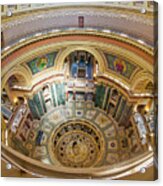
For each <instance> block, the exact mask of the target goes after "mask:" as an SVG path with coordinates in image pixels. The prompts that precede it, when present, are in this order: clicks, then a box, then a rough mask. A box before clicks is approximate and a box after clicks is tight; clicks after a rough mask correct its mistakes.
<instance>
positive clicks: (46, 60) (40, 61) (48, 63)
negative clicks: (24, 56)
mask: <svg viewBox="0 0 163 186" xmlns="http://www.w3.org/2000/svg"><path fill="white" fill-rule="evenodd" d="M56 55H57V52H53V53H49V54H46V55H43V56H41V57H37V58H35V59H33V60H32V61H30V62H28V63H27V65H28V67H29V68H30V70H31V72H32V74H33V75H34V74H37V73H38V72H41V71H43V70H44V69H47V68H50V67H52V66H54V60H55V58H56Z"/></svg>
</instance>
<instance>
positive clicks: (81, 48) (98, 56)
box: [55, 45, 107, 73]
mask: <svg viewBox="0 0 163 186" xmlns="http://www.w3.org/2000/svg"><path fill="white" fill-rule="evenodd" d="M76 50H78V51H86V52H89V53H90V54H92V55H93V56H94V57H95V59H96V61H97V62H98V64H99V71H100V72H101V73H104V72H105V70H106V67H107V64H106V62H105V60H104V58H103V57H102V56H101V54H100V53H99V52H98V51H97V50H96V49H94V48H92V47H87V46H78V45H77V46H72V47H68V48H66V49H64V50H62V51H61V52H59V54H58V56H57V57H56V59H55V62H56V64H55V65H56V66H55V68H56V70H58V71H62V69H63V66H64V61H65V58H66V57H67V56H68V55H69V54H71V53H72V52H74V51H76Z"/></svg>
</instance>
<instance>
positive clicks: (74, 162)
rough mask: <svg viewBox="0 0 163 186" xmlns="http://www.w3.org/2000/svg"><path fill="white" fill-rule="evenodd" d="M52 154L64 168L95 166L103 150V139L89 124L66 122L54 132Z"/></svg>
mask: <svg viewBox="0 0 163 186" xmlns="http://www.w3.org/2000/svg"><path fill="white" fill-rule="evenodd" d="M52 141H53V153H54V156H55V158H56V159H57V160H58V161H59V162H60V163H61V164H62V165H63V166H66V167H80V168H81V167H91V166H94V165H96V164H97V163H98V162H99V161H100V159H101V157H102V155H103V153H104V152H103V149H104V139H103V137H102V135H101V133H100V132H99V131H98V129H97V128H95V127H94V126H92V125H91V124H90V123H86V122H84V123H83V122H81V121H75V122H68V123H66V124H63V125H62V126H61V127H59V128H58V129H57V130H56V131H54V136H53V138H52Z"/></svg>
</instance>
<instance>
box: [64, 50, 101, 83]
mask: <svg viewBox="0 0 163 186" xmlns="http://www.w3.org/2000/svg"><path fill="white" fill-rule="evenodd" d="M64 65H65V68H66V71H67V76H68V77H69V76H70V77H71V78H76V79H80V80H81V79H88V80H92V79H93V76H94V75H95V74H97V72H98V63H97V61H96V59H95V57H94V56H93V55H92V54H91V53H89V52H87V51H84V50H77V51H74V52H72V53H70V54H69V55H68V56H67V57H66V58H65V61H64Z"/></svg>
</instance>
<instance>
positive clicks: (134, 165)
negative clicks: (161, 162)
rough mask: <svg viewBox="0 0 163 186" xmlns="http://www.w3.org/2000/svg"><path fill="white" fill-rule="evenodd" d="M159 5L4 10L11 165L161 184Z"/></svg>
mask: <svg viewBox="0 0 163 186" xmlns="http://www.w3.org/2000/svg"><path fill="white" fill-rule="evenodd" d="M124 6H127V8H124ZM153 6H156V5H155V4H154V5H153V4H152V3H147V4H144V3H140V4H139V3H138V4H137V3H136V4H134V3H133V4H132V3H131V4H128V3H127V4H123V3H122V4H121V3H119V4H116V3H110V4H105V3H99V4H98V3H97V4H96V3H95V4H88V5H86V4H81V5H80V4H73V5H67V6H66V5H65V6H60V5H58V6H56V5H55V6H54V5H42V6H40V7H32V5H26V6H25V5H24V6H23V5H19V6H17V7H14V5H13V6H10V5H8V6H7V5H6V6H5V5H3V9H2V11H3V12H2V32H1V36H2V46H3V48H2V64H1V66H2V73H1V79H2V87H1V89H2V96H1V99H2V129H1V131H2V158H3V160H5V162H7V165H11V166H12V168H13V169H14V168H15V167H16V168H17V169H20V170H23V171H25V172H27V173H28V174H31V175H35V176H36V177H59V178H61V177H62V178H110V179H118V178H121V179H123V178H124V179H125V176H130V178H129V179H134V175H135V174H138V175H139V177H140V179H141V174H142V172H144V171H145V172H146V174H147V175H148V179H147V180H149V179H155V178H156V177H155V176H152V175H151V174H149V173H148V170H152V171H153V170H154V169H156V167H157V165H156V164H155V163H154V162H155V161H157V158H155V157H156V154H157V153H156V152H157V147H156V146H157V145H156V144H157V134H156V128H157V119H156V113H157V102H156V101H155V99H154V98H155V97H157V95H156V94H155V92H157V85H156V84H155V80H154V78H153V75H154V72H155V71H156V70H157V67H156V65H155V68H154V64H155V63H156V62H155V60H154V57H155V56H156V55H157V51H156V48H155V46H156V43H157V38H156V37H154V34H153V33H154V30H153V28H154V26H155V25H154V21H153V20H154V19H157V18H156V15H155V13H156V10H155V9H154V10H155V11H153ZM65 7H66V9H65ZM88 10H89V11H88ZM143 10H144V11H145V12H144V11H143ZM6 14H7V16H6ZM131 14H132V17H131ZM154 96H155V97H154ZM142 168H143V170H142ZM4 175H5V174H4Z"/></svg>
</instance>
